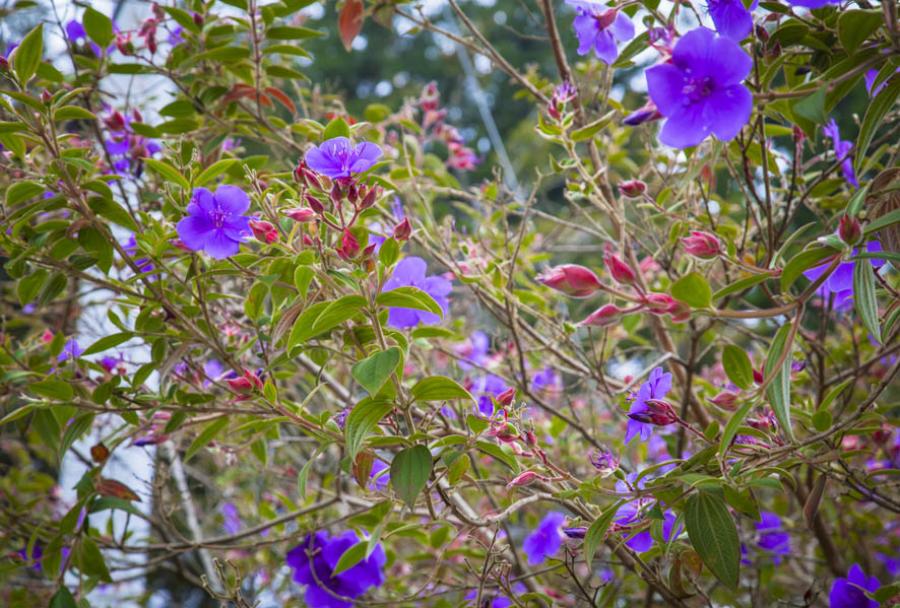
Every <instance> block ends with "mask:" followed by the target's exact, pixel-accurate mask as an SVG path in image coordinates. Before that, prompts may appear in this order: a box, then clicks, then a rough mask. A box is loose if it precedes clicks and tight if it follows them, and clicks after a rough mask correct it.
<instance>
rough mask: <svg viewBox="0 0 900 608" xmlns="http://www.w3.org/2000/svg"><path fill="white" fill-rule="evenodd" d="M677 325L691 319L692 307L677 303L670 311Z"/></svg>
mask: <svg viewBox="0 0 900 608" xmlns="http://www.w3.org/2000/svg"><path fill="white" fill-rule="evenodd" d="M668 312H669V316H670V317H671V319H672V321H674V322H675V323H684V322H685V321H687V320H688V319H690V318H691V307H690V306H688V305H687V304H685V303H684V302H679V301H677V300H676V301H675V305H674V306H672V308H671V309H670V310H669V311H668Z"/></svg>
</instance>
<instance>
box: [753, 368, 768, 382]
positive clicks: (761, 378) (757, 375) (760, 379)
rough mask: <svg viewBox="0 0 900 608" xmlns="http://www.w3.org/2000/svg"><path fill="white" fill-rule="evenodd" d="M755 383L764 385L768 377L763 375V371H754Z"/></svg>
mask: <svg viewBox="0 0 900 608" xmlns="http://www.w3.org/2000/svg"><path fill="white" fill-rule="evenodd" d="M753 381H754V382H756V383H757V384H762V383H763V382H765V381H766V377H765V376H764V375H763V373H762V370H760V369H754V370H753Z"/></svg>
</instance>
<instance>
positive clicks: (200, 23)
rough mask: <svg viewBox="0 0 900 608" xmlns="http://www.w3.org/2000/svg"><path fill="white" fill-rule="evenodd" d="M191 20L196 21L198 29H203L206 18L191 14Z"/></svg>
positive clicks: (198, 14)
mask: <svg viewBox="0 0 900 608" xmlns="http://www.w3.org/2000/svg"><path fill="white" fill-rule="evenodd" d="M191 19H193V20H194V25H196V26H197V27H203V22H204V18H203V15H201V14H200V13H191Z"/></svg>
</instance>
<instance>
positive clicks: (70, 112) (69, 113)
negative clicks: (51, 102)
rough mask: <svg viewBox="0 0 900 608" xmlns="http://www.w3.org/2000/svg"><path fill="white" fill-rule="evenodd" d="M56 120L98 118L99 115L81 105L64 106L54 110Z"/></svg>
mask: <svg viewBox="0 0 900 608" xmlns="http://www.w3.org/2000/svg"><path fill="white" fill-rule="evenodd" d="M53 119H54V120H97V116H96V115H95V114H93V113H92V112H89V111H88V110H85V109H84V108H82V107H81V106H63V107H61V108H59V109H57V110H55V111H54V112H53Z"/></svg>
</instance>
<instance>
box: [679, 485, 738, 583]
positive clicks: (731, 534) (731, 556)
mask: <svg viewBox="0 0 900 608" xmlns="http://www.w3.org/2000/svg"><path fill="white" fill-rule="evenodd" d="M684 520H685V526H686V527H687V533H688V538H690V540H691V544H692V545H693V546H694V549H695V550H696V551H697V554H698V555H700V559H702V560H703V563H704V564H706V567H707V568H709V569H710V571H711V572H712V573H713V574H715V575H716V578H718V579H719V580H720V581H722V583H723V584H724V585H725V586H727V587H729V588H731V589H737V586H738V580H739V578H740V570H741V541H740V539H739V538H738V533H737V527H736V526H735V524H734V519H732V517H731V514H730V513H729V512H728V507H727V506H726V504H725V501H724V500H723V499H722V498H721V497H720V496H718V495H717V494H713V493H710V492H703V491H700V492H697V493H696V494H694V495H693V496H691V497H690V498H689V499H688V502H687V506H686V508H685V517H684Z"/></svg>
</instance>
